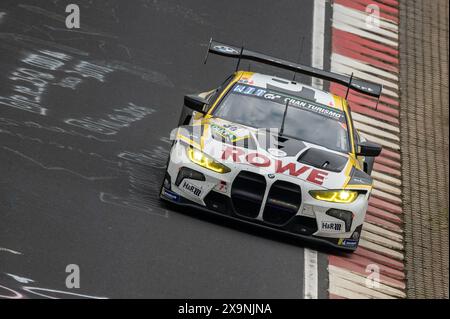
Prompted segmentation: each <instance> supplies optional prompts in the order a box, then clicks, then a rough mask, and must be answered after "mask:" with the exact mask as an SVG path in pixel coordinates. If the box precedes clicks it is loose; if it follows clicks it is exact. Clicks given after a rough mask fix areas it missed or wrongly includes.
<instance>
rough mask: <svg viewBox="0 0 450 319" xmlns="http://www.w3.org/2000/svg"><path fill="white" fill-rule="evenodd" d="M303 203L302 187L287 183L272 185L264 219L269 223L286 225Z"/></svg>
mask: <svg viewBox="0 0 450 319" xmlns="http://www.w3.org/2000/svg"><path fill="white" fill-rule="evenodd" d="M301 203H302V192H301V189H300V186H298V185H295V184H293V183H289V182H285V181H276V182H275V183H273V184H272V187H271V188H270V191H269V194H268V196H267V201H266V207H265V208H264V213H263V219H264V221H265V222H267V223H271V224H275V225H284V224H286V223H287V222H288V221H289V220H290V219H291V218H292V217H294V216H295V215H296V214H297V212H298V210H299V209H300V204H301Z"/></svg>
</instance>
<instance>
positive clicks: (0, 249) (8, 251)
mask: <svg viewBox="0 0 450 319" xmlns="http://www.w3.org/2000/svg"><path fill="white" fill-rule="evenodd" d="M2 251H3V252H6V253H11V254H14V255H22V253H21V252H18V251H15V250H12V249H9V248H3V247H0V252H2Z"/></svg>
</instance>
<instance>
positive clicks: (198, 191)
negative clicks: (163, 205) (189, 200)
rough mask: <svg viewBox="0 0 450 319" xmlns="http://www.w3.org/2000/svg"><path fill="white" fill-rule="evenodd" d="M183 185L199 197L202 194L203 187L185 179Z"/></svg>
mask: <svg viewBox="0 0 450 319" xmlns="http://www.w3.org/2000/svg"><path fill="white" fill-rule="evenodd" d="M181 187H183V189H184V190H186V191H188V192H189V193H191V194H193V195H195V196H197V197H198V196H200V195H201V194H202V190H201V188H198V187H197V186H195V185H192V184H191V183H189V182H187V181H183V184H182V185H181Z"/></svg>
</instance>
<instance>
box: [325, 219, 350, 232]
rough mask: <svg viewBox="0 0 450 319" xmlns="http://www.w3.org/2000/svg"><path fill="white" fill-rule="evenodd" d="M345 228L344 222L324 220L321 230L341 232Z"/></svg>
mask: <svg viewBox="0 0 450 319" xmlns="http://www.w3.org/2000/svg"><path fill="white" fill-rule="evenodd" d="M343 229H344V224H343V223H340V222H327V221H323V222H322V227H321V230H322V231H325V232H331V233H340V232H342V230H343Z"/></svg>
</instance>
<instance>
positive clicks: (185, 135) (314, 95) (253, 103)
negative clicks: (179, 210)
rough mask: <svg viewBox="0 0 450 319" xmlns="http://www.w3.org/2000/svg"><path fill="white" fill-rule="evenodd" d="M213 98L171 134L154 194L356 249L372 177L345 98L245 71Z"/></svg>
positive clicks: (169, 199)
mask: <svg viewBox="0 0 450 319" xmlns="http://www.w3.org/2000/svg"><path fill="white" fill-rule="evenodd" d="M216 93H220V94H216V95H214V94H213V95H212V99H213V100H208V101H207V105H206V109H207V110H200V111H197V112H196V111H194V112H192V114H191V115H189V117H188V121H187V122H188V123H187V125H181V126H180V127H179V128H178V129H177V131H176V134H175V136H174V139H175V141H174V144H173V146H172V149H171V153H170V159H169V162H168V167H167V172H166V175H165V180H164V183H163V186H162V189H161V197H162V198H163V199H165V200H168V201H171V202H174V203H177V204H179V205H185V206H194V207H197V208H201V209H203V210H206V211H208V212H211V213H215V214H220V215H223V216H227V217H230V218H234V219H239V220H241V221H244V222H248V223H253V224H256V225H259V226H263V227H267V228H272V229H275V230H277V231H281V232H286V233H289V234H292V235H297V236H300V237H308V238H312V239H315V240H317V241H321V242H325V243H327V244H331V245H333V246H336V247H339V248H342V249H347V250H354V249H356V247H357V244H358V241H359V236H360V233H361V226H362V223H363V221H364V217H365V213H366V210H367V205H368V199H369V196H370V191H371V189H372V179H371V177H370V175H369V174H367V173H366V172H364V170H363V169H362V167H364V160H365V158H364V157H363V156H358V155H360V154H358V155H357V153H356V151H355V149H356V147H357V146H356V145H355V143H356V141H355V139H356V137H355V136H354V134H353V133H352V128H353V125H352V123H351V118H350V117H349V116H348V112H349V111H348V109H347V108H346V103H345V101H344V100H343V99H341V98H339V97H336V96H334V95H332V94H330V93H327V92H323V91H319V90H316V89H313V88H311V87H308V86H305V85H301V84H298V83H295V82H291V81H287V80H284V79H279V78H275V77H272V76H268V75H262V74H257V73H250V72H237V73H236V74H235V76H234V77H233V79H232V80H231V81H229V83H228V84H227V86H226V87H225V88H223V89H222V91H219V92H216ZM203 96H205V94H203ZM205 101H206V100H205ZM185 107H186V106H185ZM182 120H183V119H182ZM180 122H181V123H186V121H180Z"/></svg>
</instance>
